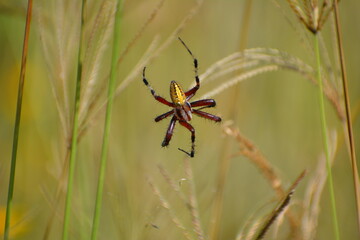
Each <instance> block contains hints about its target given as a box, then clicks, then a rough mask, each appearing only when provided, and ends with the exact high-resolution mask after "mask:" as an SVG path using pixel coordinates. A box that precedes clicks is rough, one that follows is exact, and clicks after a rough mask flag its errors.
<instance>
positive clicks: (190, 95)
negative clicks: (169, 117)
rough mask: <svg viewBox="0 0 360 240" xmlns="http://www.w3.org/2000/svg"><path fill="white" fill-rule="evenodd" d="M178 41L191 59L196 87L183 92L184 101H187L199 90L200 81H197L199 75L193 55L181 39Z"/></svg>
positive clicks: (196, 61)
mask: <svg viewBox="0 0 360 240" xmlns="http://www.w3.org/2000/svg"><path fill="white" fill-rule="evenodd" d="M179 40H180V42H181V43H182V44H183V45H184V47H185V48H186V50H187V51H188V52H189V53H190V55H191V57H192V58H193V61H194V68H195V82H196V85H195V86H194V87H193V88H191V89H190V90H189V91H187V92H185V96H186V100H189V99H190V98H192V97H193V96H194V95H195V93H196V92H197V90H199V88H200V80H199V74H198V60H197V59H196V58H195V56H194V54H193V53H192V52H191V51H190V49H189V48H188V46H186V44H185V43H184V41H183V40H181V38H179Z"/></svg>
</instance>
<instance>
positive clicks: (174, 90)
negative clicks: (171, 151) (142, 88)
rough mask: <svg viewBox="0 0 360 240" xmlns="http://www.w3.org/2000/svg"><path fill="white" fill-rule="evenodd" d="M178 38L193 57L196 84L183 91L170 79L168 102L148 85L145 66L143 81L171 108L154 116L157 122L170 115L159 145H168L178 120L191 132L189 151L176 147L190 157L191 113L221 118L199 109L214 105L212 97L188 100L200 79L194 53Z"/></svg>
mask: <svg viewBox="0 0 360 240" xmlns="http://www.w3.org/2000/svg"><path fill="white" fill-rule="evenodd" d="M179 40H180V42H181V43H182V45H184V47H185V48H186V50H187V51H188V52H189V54H190V55H191V57H192V58H193V61H194V68H195V82H196V85H195V86H194V87H193V88H191V89H190V90H188V91H186V92H184V91H183V90H182V88H181V86H180V85H179V84H178V83H176V82H175V81H171V83H170V97H171V102H169V101H167V100H166V99H165V98H163V97H160V96H159V95H157V94H156V93H155V90H154V89H153V88H152V87H151V86H150V84H149V82H148V81H147V79H146V77H145V70H146V66H145V67H144V69H143V82H144V83H145V85H146V86H147V87H148V88H149V90H150V92H151V94H152V95H153V97H154V98H155V100H157V101H158V102H160V103H162V104H165V105H167V106H169V107H171V108H173V109H172V110H170V111H168V112H166V113H164V114H161V115H159V116H157V117H156V118H155V122H159V121H161V120H163V119H165V118H167V117H170V116H172V118H171V120H170V125H169V127H168V129H167V131H166V135H165V138H164V141H163V142H162V144H161V146H163V147H165V146H167V145H169V142H170V140H171V137H172V135H173V132H174V128H175V123H176V121H179V123H180V125H181V126H183V127H185V128H187V129H188V130H189V131H190V132H191V151H190V152H187V151H185V150H183V149H181V148H178V149H179V150H180V151H182V152H184V153H186V154H187V155H189V156H190V157H194V155H195V129H194V127H193V126H191V124H190V123H189V121H190V120H191V119H192V114H195V115H197V116H199V117H203V118H206V119H210V120H212V121H215V122H221V118H220V117H218V116H215V115H212V114H210V113H207V112H203V111H200V110H201V109H203V108H210V107H215V105H216V102H215V100H214V99H202V100H198V101H194V102H189V100H190V99H191V98H192V97H193V96H194V95H195V94H196V92H197V90H199V88H200V80H199V76H198V61H197V59H196V58H195V57H194V55H193V54H192V52H191V51H190V49H189V48H188V47H187V46H186V44H185V43H184V42H183V40H181V38H180V37H179ZM195 107H200V108H198V109H194V108H195Z"/></svg>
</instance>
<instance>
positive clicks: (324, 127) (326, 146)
mask: <svg viewBox="0 0 360 240" xmlns="http://www.w3.org/2000/svg"><path fill="white" fill-rule="evenodd" d="M314 40H315V55H316V66H317V78H318V84H319V88H318V89H319V104H320V118H321V127H322V128H321V132H322V138H323V143H324V150H325V157H326V168H327V173H328V183H329V192H330V199H331V211H332V219H333V225H334V234H335V239H336V240H340V233H339V225H338V219H337V213H336V201H335V191H334V184H333V177H332V170H331V162H330V152H329V140H328V136H327V124H326V116H325V103H324V92H323V83H322V77H321V60H320V49H319V36H318V34H314Z"/></svg>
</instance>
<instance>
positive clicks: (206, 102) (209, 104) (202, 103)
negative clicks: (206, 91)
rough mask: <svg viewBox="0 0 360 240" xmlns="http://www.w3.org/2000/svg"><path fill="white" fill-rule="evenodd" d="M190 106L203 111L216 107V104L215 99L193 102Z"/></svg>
mask: <svg viewBox="0 0 360 240" xmlns="http://www.w3.org/2000/svg"><path fill="white" fill-rule="evenodd" d="M190 105H191V107H201V108H199V109H203V108H209V107H215V106H216V102H215V100H214V99H202V100H198V101H195V102H191V103H190ZM199 109H198V110H199Z"/></svg>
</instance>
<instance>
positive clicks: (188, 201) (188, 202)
mask: <svg viewBox="0 0 360 240" xmlns="http://www.w3.org/2000/svg"><path fill="white" fill-rule="evenodd" d="M184 169H185V175H186V178H185V179H186V180H187V181H188V182H189V183H190V190H189V194H188V197H186V196H185V195H184V194H183V193H182V192H181V190H180V188H179V184H176V183H175V181H174V180H173V179H172V178H171V177H170V175H169V174H168V172H167V171H166V170H165V169H164V168H163V167H162V166H161V165H159V170H160V173H161V175H162V176H163V177H164V179H165V180H166V182H167V183H168V184H169V185H170V187H171V188H172V189H173V190H174V191H175V192H176V193H177V194H178V196H179V198H180V199H181V200H182V201H183V203H184V204H185V206H186V207H187V208H188V210H189V212H190V215H191V219H192V224H193V228H194V232H195V233H196V235H197V237H198V239H205V234H204V231H203V230H202V227H201V221H200V215H199V209H198V203H197V198H196V190H195V183H194V177H193V172H192V168H191V164H190V159H189V158H185V159H184Z"/></svg>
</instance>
